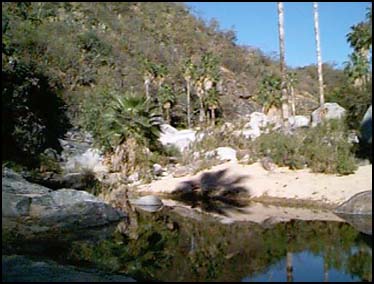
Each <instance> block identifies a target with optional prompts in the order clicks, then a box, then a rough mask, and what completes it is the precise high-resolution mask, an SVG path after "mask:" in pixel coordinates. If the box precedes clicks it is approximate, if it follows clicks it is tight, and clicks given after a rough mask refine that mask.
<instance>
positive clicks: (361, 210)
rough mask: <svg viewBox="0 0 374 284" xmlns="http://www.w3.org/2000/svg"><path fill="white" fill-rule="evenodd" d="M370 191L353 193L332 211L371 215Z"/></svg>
mask: <svg viewBox="0 0 374 284" xmlns="http://www.w3.org/2000/svg"><path fill="white" fill-rule="evenodd" d="M372 202H373V201H372V191H371V190H370V191H364V192H360V193H357V194H355V195H354V196H352V197H351V198H350V199H348V200H347V201H345V202H344V203H343V204H341V205H339V206H338V207H337V208H335V210H334V213H341V214H352V215H372V213H373V209H372Z"/></svg>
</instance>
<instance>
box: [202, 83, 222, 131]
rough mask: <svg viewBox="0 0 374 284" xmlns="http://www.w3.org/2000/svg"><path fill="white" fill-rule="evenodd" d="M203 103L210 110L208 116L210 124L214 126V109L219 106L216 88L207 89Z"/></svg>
mask: <svg viewBox="0 0 374 284" xmlns="http://www.w3.org/2000/svg"><path fill="white" fill-rule="evenodd" d="M204 103H205V105H206V106H207V108H208V110H209V111H210V118H211V122H212V126H214V125H215V124H216V114H215V110H216V109H217V108H218V106H219V97H218V91H217V90H216V89H210V90H209V91H208V94H207V96H206V97H205V102H204ZM207 117H208V116H207Z"/></svg>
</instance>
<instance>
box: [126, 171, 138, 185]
mask: <svg viewBox="0 0 374 284" xmlns="http://www.w3.org/2000/svg"><path fill="white" fill-rule="evenodd" d="M139 178H140V177H139V173H138V172H136V173H133V174H132V175H130V176H129V177H128V181H129V182H132V183H134V182H137V181H139Z"/></svg>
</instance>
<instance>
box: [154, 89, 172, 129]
mask: <svg viewBox="0 0 374 284" xmlns="http://www.w3.org/2000/svg"><path fill="white" fill-rule="evenodd" d="M157 96H158V98H159V100H160V104H161V105H162V108H163V109H164V110H165V113H166V117H165V120H166V122H167V123H168V124H170V108H171V106H172V104H173V103H174V102H175V95H174V92H173V90H172V89H171V87H170V86H168V85H163V86H161V87H160V89H159V91H158V95H157Z"/></svg>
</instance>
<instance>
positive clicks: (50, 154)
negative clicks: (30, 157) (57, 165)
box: [44, 148, 60, 161]
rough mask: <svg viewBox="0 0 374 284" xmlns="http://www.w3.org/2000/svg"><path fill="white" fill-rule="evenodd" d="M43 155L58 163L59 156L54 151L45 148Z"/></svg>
mask: <svg viewBox="0 0 374 284" xmlns="http://www.w3.org/2000/svg"><path fill="white" fill-rule="evenodd" d="M44 155H46V156H47V157H48V158H51V159H53V160H55V161H58V160H59V159H60V156H59V154H58V153H57V151H56V150H55V149H52V148H47V149H45V150H44Z"/></svg>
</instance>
